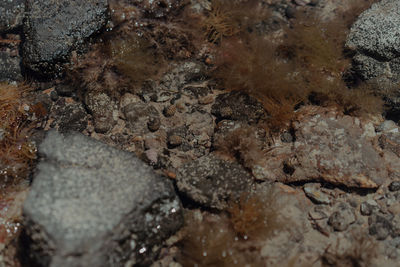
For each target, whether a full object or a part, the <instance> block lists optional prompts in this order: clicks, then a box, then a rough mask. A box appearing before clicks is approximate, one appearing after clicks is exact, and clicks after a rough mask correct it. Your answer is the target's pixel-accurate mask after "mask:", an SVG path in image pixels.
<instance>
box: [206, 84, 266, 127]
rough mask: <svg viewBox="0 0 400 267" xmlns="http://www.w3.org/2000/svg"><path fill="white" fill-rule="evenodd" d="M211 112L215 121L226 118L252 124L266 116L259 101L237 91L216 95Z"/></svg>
mask: <svg viewBox="0 0 400 267" xmlns="http://www.w3.org/2000/svg"><path fill="white" fill-rule="evenodd" d="M211 113H212V114H213V115H215V116H216V117H217V122H218V121H221V120H224V119H227V120H234V121H241V122H247V123H249V124H253V123H257V122H258V121H259V120H260V119H261V118H264V117H266V113H265V110H264V108H263V106H262V105H261V103H260V102H258V101H257V100H256V99H255V98H253V97H251V96H249V95H247V94H246V93H243V92H239V91H233V92H230V93H225V94H220V95H218V96H217V98H216V100H215V103H214V105H212V109H211Z"/></svg>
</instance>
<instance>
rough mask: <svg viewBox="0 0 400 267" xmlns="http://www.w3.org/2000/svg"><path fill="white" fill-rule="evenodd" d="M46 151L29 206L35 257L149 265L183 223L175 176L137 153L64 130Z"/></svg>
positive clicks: (45, 262) (51, 137)
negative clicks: (150, 164) (166, 174)
mask: <svg viewBox="0 0 400 267" xmlns="http://www.w3.org/2000/svg"><path fill="white" fill-rule="evenodd" d="M39 152H40V153H41V154H42V155H43V156H44V159H43V160H42V161H41V162H40V163H39V165H38V168H37V172H36V174H35V177H34V181H33V184H32V188H31V191H30V193H29V196H28V198H27V200H26V202H25V203H24V209H23V213H24V224H25V229H26V236H27V237H28V240H29V249H28V251H29V256H30V257H31V258H32V259H33V260H34V261H35V262H36V263H38V264H39V265H40V266H127V265H128V266H132V265H135V264H139V265H140V264H142V265H147V264H148V263H149V262H150V261H151V260H152V258H153V257H154V256H155V254H156V253H157V248H155V247H154V246H156V245H160V243H161V241H162V240H163V239H165V238H166V237H168V236H169V235H171V234H172V233H174V232H175V231H176V230H177V229H179V227H180V226H181V225H182V222H183V217H182V213H181V206H180V201H179V199H178V198H177V196H176V195H175V192H174V189H173V187H172V185H171V183H170V182H169V181H168V180H164V179H163V178H161V177H159V176H158V175H156V174H155V173H154V172H153V171H152V170H151V168H150V167H148V166H147V165H145V164H144V163H143V162H141V161H140V160H138V159H137V158H136V157H134V156H133V154H131V153H128V152H123V151H120V150H117V149H115V148H112V147H109V146H107V145H105V144H103V143H101V142H99V141H96V140H94V139H91V138H89V137H86V136H84V135H82V134H78V133H70V134H68V135H65V136H63V135H60V134H59V133H57V132H56V131H50V132H49V133H48V135H47V137H46V138H45V140H44V141H43V143H42V144H41V145H40V147H39ZM125 264H127V265H125Z"/></svg>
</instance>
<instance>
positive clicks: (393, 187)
mask: <svg viewBox="0 0 400 267" xmlns="http://www.w3.org/2000/svg"><path fill="white" fill-rule="evenodd" d="M389 190H390V191H392V192H395V191H399V190H400V181H394V182H391V183H390V185H389Z"/></svg>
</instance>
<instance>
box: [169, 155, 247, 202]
mask: <svg viewBox="0 0 400 267" xmlns="http://www.w3.org/2000/svg"><path fill="white" fill-rule="evenodd" d="M176 178H177V185H178V188H179V190H180V191H181V192H183V193H185V194H186V195H187V196H188V197H189V198H190V199H192V200H194V201H196V202H198V203H200V204H202V205H204V206H206V207H210V208H216V209H224V208H226V207H227V204H228V203H227V202H229V201H232V200H235V199H237V198H238V197H239V196H240V194H241V193H242V192H245V191H247V190H249V189H250V186H251V183H252V179H251V176H250V174H249V173H248V172H247V171H246V170H245V169H244V168H243V167H242V166H241V165H240V164H238V163H236V162H230V161H227V160H223V159H220V158H218V157H217V156H216V155H214V154H209V155H207V156H204V157H201V158H199V159H197V160H194V161H191V162H188V163H186V164H184V165H183V166H182V167H181V168H180V169H179V170H178V174H177V177H176Z"/></svg>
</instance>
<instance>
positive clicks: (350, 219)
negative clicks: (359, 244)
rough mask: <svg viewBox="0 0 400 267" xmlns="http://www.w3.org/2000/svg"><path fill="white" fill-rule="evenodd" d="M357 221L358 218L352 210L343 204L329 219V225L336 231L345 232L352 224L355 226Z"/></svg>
mask: <svg viewBox="0 0 400 267" xmlns="http://www.w3.org/2000/svg"><path fill="white" fill-rule="evenodd" d="M355 221H356V217H355V215H354V212H353V211H352V210H351V208H350V207H349V206H348V205H346V204H344V203H341V205H339V207H338V210H337V211H335V212H333V213H332V214H331V216H330V217H329V219H328V224H329V225H330V226H332V228H333V229H334V230H335V231H339V232H342V231H345V230H347V228H349V226H350V224H353V223H354V222H355Z"/></svg>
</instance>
